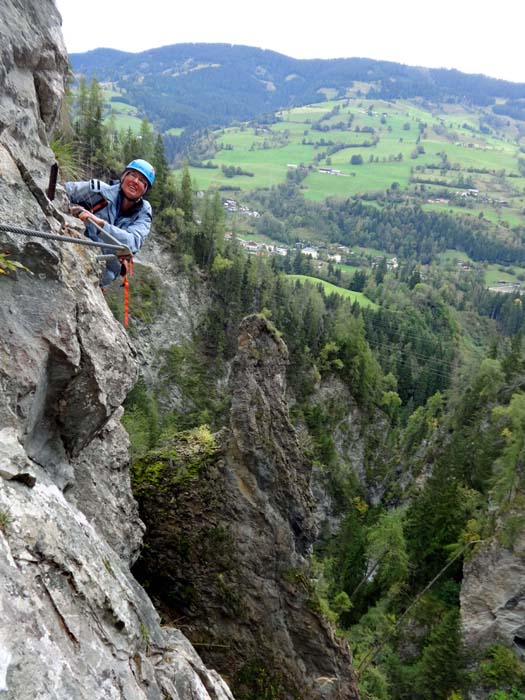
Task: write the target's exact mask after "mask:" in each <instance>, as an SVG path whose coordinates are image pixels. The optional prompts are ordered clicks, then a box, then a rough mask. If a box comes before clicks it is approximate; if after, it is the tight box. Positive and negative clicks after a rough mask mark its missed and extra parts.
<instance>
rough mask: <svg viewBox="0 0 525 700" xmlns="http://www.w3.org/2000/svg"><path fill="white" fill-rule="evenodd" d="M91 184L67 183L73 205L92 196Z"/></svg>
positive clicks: (67, 190) (67, 191)
mask: <svg viewBox="0 0 525 700" xmlns="http://www.w3.org/2000/svg"><path fill="white" fill-rule="evenodd" d="M89 185H90V183H89V181H87V182H81V181H79V182H66V184H65V188H66V193H67V196H68V197H69V201H70V202H72V203H73V204H78V202H83V201H84V200H85V199H86V198H87V197H89V195H90V194H91V189H90V186H89Z"/></svg>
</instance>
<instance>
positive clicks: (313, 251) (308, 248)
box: [301, 246, 319, 260]
mask: <svg viewBox="0 0 525 700" xmlns="http://www.w3.org/2000/svg"><path fill="white" fill-rule="evenodd" d="M301 253H302V254H303V255H309V256H310V257H311V258H313V259H314V260H317V258H318V257H319V253H318V252H317V250H316V249H315V248H312V247H311V246H306V247H305V248H302V249H301Z"/></svg>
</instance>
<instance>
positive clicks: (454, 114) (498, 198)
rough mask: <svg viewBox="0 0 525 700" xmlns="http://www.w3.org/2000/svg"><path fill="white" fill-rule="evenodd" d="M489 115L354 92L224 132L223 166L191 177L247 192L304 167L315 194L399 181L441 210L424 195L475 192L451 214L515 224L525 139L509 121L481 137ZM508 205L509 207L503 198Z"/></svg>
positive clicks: (310, 193)
mask: <svg viewBox="0 0 525 700" xmlns="http://www.w3.org/2000/svg"><path fill="white" fill-rule="evenodd" d="M325 94H327V95H331V94H332V93H325ZM480 115H481V113H478V112H476V113H472V111H469V110H467V109H464V108H462V107H461V106H459V105H443V106H441V107H440V109H437V107H435V106H434V107H433V108H432V111H430V110H429V109H427V108H426V107H425V105H424V104H423V103H422V102H421V101H419V102H418V101H410V100H397V101H385V100H367V99H365V98H363V97H356V96H352V95H351V94H350V95H349V97H348V98H346V99H343V100H327V101H326V102H319V103H318V104H312V105H306V106H303V107H296V108H291V109H287V110H282V111H281V112H278V113H277V115H276V117H277V119H278V121H277V122H276V123H274V124H270V125H257V124H255V123H250V124H244V125H241V126H237V127H233V128H228V129H221V130H220V131H217V132H215V134H214V137H215V143H216V147H217V150H216V153H215V155H214V157H213V158H211V159H210V160H211V164H212V165H213V166H216V167H214V168H199V167H194V168H191V174H192V177H193V179H194V182H195V183H196V186H197V187H198V188H200V189H207V188H208V187H212V188H218V189H220V188H225V190H227V189H232V190H240V191H241V192H242V191H249V190H253V189H255V188H260V187H264V188H268V187H272V186H275V185H277V184H279V183H282V182H285V180H286V177H287V174H288V173H289V172H290V171H292V170H295V169H296V168H297V167H299V166H303V167H304V168H306V169H307V171H306V177H304V179H303V180H302V182H301V187H302V189H303V192H304V195H305V197H306V198H307V199H311V200H314V201H322V200H324V199H326V198H327V197H348V196H353V195H359V194H363V193H370V192H384V191H385V190H386V189H388V188H389V187H391V186H392V185H393V184H394V183H397V186H399V188H401V190H402V191H405V192H406V193H407V195H408V196H414V195H416V193H417V195H418V201H420V202H421V203H422V204H423V205H424V206H425V207H429V208H434V207H435V208H436V209H437V210H440V211H442V210H443V208H444V207H443V205H442V204H433V203H432V202H428V201H425V196H426V197H427V198H428V199H432V197H435V196H436V195H439V196H440V197H444V198H446V199H448V200H454V197H456V199H457V197H459V196H460V195H461V193H462V192H464V191H465V190H467V189H476V190H478V195H479V196H478V197H477V198H476V199H475V200H474V199H472V201H469V203H468V204H469V207H468V208H466V207H462V206H460V205H461V204H462V202H461V201H451V202H450V204H449V208H450V210H451V211H454V212H462V213H465V214H469V215H472V216H479V215H480V213H481V212H483V215H484V216H485V217H486V218H487V219H489V220H491V221H494V222H495V223H500V224H501V223H504V222H506V223H507V224H508V225H510V226H513V225H516V224H517V223H520V222H521V220H522V216H523V210H524V208H525V177H524V176H523V175H522V173H521V172H520V169H519V162H518V158H519V157H520V146H522V145H523V146H525V137H523V136H521V132H520V131H519V130H518V129H517V128H516V127H515V126H514V125H513V123H512V120H510V119H509V120H506V121H505V124H506V126H505V127H501V130H500V131H497V130H495V129H492V130H490V131H488V132H487V130H486V129H485V131H486V132H487V133H482V132H481V131H480V130H479V122H480ZM123 116H124V115H122V117H121V118H123ZM206 163H208V160H206ZM222 166H224V167H231V166H233V167H235V168H241V169H242V171H243V173H244V174H242V175H239V174H237V175H234V176H233V177H227V175H226V174H225V172H223V170H222ZM323 170H324V172H323ZM327 170H329V171H331V172H326V171H327ZM303 172H304V171H303ZM246 173H247V174H246ZM422 193H423V195H422ZM502 201H503V202H505V204H504V207H505V208H504V209H503V208H502V206H501V204H498V202H499V203H501V202H502Z"/></svg>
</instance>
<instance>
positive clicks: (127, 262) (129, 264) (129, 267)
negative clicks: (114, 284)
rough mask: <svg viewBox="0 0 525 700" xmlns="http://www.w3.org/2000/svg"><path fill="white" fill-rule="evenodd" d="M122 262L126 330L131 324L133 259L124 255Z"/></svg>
mask: <svg viewBox="0 0 525 700" xmlns="http://www.w3.org/2000/svg"><path fill="white" fill-rule="evenodd" d="M119 260H120V262H121V263H122V266H123V268H124V270H125V272H124V274H123V275H122V276H123V278H124V279H123V282H122V286H123V287H124V328H127V327H128V322H129V280H128V275H131V274H132V273H133V257H132V256H131V255H122V256H120V257H119Z"/></svg>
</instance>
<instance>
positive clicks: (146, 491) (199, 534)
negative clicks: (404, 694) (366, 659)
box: [135, 316, 357, 700]
mask: <svg viewBox="0 0 525 700" xmlns="http://www.w3.org/2000/svg"><path fill="white" fill-rule="evenodd" d="M287 359H288V357H287V350H286V347H285V345H284V343H283V342H282V340H281V339H280V338H279V336H278V334H277V332H276V331H275V329H273V327H272V326H271V325H270V324H268V322H267V321H266V320H265V319H264V318H262V317H260V316H250V317H248V318H246V319H245V320H244V321H243V323H242V324H241V328H240V336H239V348H238V353H237V355H236V357H235V359H234V362H233V366H232V369H231V377H230V388H231V392H232V405H231V417H230V427H229V429H225V430H224V431H222V432H221V433H220V434H219V435H217V436H215V440H213V438H212V437H211V435H208V436H204V435H202V434H201V435H199V434H197V433H193V434H188V435H186V436H185V437H184V439H182V438H181V437H180V436H179V438H178V439H177V440H175V439H174V441H173V442H172V443H169V441H168V442H167V443H166V445H165V446H164V448H163V451H159V452H158V453H157V454H154V455H150V456H149V457H148V458H147V459H145V460H144V461H143V462H142V463H140V464H139V465H138V466H137V471H136V474H135V479H136V484H137V487H136V492H137V493H138V498H139V503H140V505H141V514H143V517H144V518H145V520H146V523H147V539H146V548H145V550H144V552H143V555H142V558H141V559H140V560H139V563H138V566H137V573H138V574H140V576H139V577H140V578H143V579H144V580H147V581H148V582H149V586H148V592H150V594H151V595H152V597H153V599H154V600H155V601H156V602H157V604H158V605H159V606H160V607H161V608H162V610H163V613H164V615H165V616H166V617H168V618H171V619H178V620H180V621H181V624H183V625H184V629H185V631H186V632H187V634H188V636H189V637H190V639H192V641H193V642H194V643H195V644H196V645H198V647H197V648H198V649H199V651H201V653H202V655H203V658H204V659H205V660H206V661H207V662H208V663H210V664H211V665H213V666H214V667H216V668H218V669H219V670H220V671H221V672H222V674H223V675H224V676H226V678H227V680H228V682H229V684H230V685H231V686H232V687H233V688H234V689H238V691H239V695H240V696H246V697H252V695H250V693H252V692H255V690H256V689H257V690H258V692H259V693H260V696H261V697H279V698H301V699H302V700H314V699H315V700H321V699H326V700H335V699H336V698H337V699H339V698H341V699H343V698H345V699H348V700H350V699H354V698H357V691H356V686H355V682H354V678H353V674H352V671H351V658H350V654H349V652H348V650H347V649H346V648H345V647H344V646H343V645H342V644H341V643H340V642H339V641H338V640H336V639H335V638H334V636H333V634H332V631H331V629H330V628H329V626H328V625H327V624H326V622H325V621H324V620H323V618H322V617H321V615H320V614H319V613H318V612H317V610H316V598H315V594H314V591H313V590H312V588H311V586H310V584H309V580H308V576H307V569H306V556H307V555H308V554H309V552H310V547H311V544H312V542H313V540H314V538H315V535H316V532H315V525H314V522H315V521H314V508H313V506H314V504H313V499H312V496H311V492H310V486H309V484H310V478H311V464H310V462H309V461H308V460H307V459H306V458H305V456H304V454H303V453H302V452H301V449H300V447H299V443H298V440H297V436H296V433H295V430H294V428H293V426H292V424H291V423H290V420H289V417H288V408H287V404H286V402H285V398H284V397H285V369H286V364H287ZM265 693H266V694H265ZM272 693H273V694H272ZM253 697H255V696H253Z"/></svg>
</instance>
